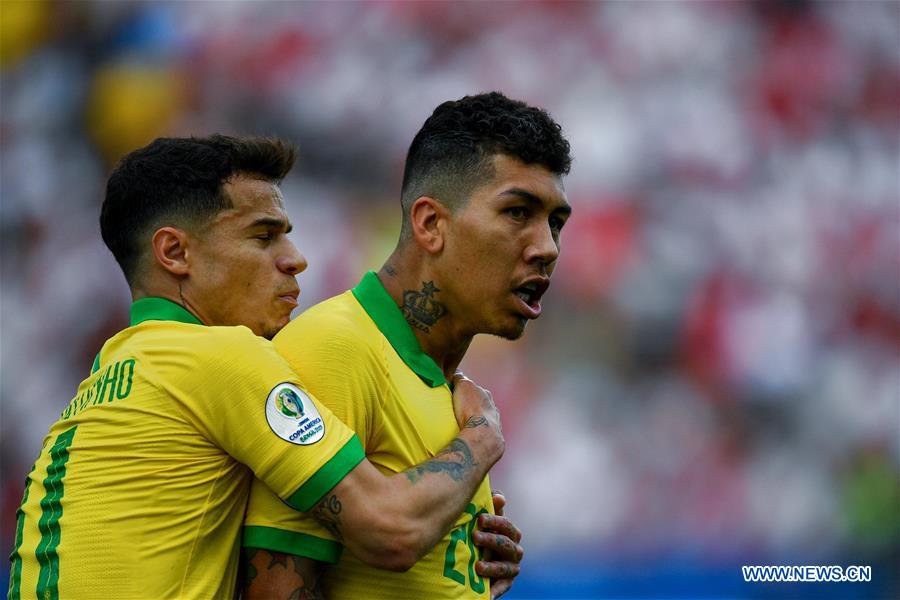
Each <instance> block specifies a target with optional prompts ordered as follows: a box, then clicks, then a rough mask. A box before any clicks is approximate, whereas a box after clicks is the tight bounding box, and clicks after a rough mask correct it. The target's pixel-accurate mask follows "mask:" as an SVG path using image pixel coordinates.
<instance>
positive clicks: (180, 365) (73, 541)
mask: <svg viewBox="0 0 900 600" xmlns="http://www.w3.org/2000/svg"><path fill="white" fill-rule="evenodd" d="M156 300H157V301H159V302H165V301H161V300H159V299H156ZM139 302H140V301H139ZM283 382H291V383H293V384H296V385H297V386H300V380H299V379H298V378H297V376H296V374H294V373H293V372H292V371H291V370H290V369H289V367H288V366H287V364H285V362H284V360H283V359H282V358H280V357H279V356H278V354H277V353H276V352H275V350H274V348H273V346H272V344H271V343H270V342H268V341H266V340H264V339H262V338H259V337H257V336H255V335H254V334H253V333H252V332H251V331H250V330H249V329H246V328H244V327H204V326H201V325H195V324H188V323H184V322H175V321H156V320H148V321H144V322H142V323H139V324H137V325H135V326H132V327H129V328H128V329H125V330H124V331H122V332H120V333H119V334H117V335H116V336H114V337H113V338H111V339H110V340H108V341H107V343H106V344H105V345H104V347H103V349H102V351H101V354H100V357H99V370H97V372H95V373H94V374H92V375H91V376H90V377H89V378H88V379H86V380H84V381H83V382H82V383H81V385H80V386H79V388H78V394H77V396H76V398H75V399H74V400H73V401H72V403H71V404H69V405H68V406H67V407H66V409H65V410H64V411H63V413H62V415H61V418H60V420H59V421H57V422H56V424H54V425H53V426H52V427H51V429H50V433H49V434H48V436H47V437H46V438H45V440H44V447H43V450H42V452H41V455H40V457H39V458H38V460H37V462H36V463H35V466H34V469H33V471H32V472H31V474H30V475H29V478H28V483H27V488H26V499H25V501H24V502H23V506H22V509H21V511H20V515H19V520H18V521H17V527H19V528H21V529H20V531H21V533H20V536H19V539H20V540H21V545H20V547H19V548H18V550H17V553H18V555H19V557H20V560H21V563H20V564H19V565H18V566H17V565H16V560H14V561H13V567H12V571H13V572H12V573H11V577H12V579H11V591H13V588H14V586H15V585H16V582H15V581H14V579H15V578H16V576H17V573H16V572H15V571H16V570H17V569H19V570H20V573H19V574H18V575H19V576H20V579H19V582H18V590H16V591H17V592H18V593H19V594H20V595H21V597H22V598H34V597H40V598H41V599H42V600H49V599H51V598H57V597H58V598H63V599H68V598H76V599H77V598H108V599H113V598H115V599H117V600H119V599H126V598H141V599H146V598H154V599H156V598H160V599H162V598H231V597H232V596H233V594H234V587H235V582H236V575H237V564H238V552H239V539H240V531H241V523H242V520H243V516H244V511H245V508H246V505H247V497H248V493H249V486H250V480H251V478H252V476H253V473H255V474H256V476H258V477H259V478H261V479H262V480H263V481H265V482H266V484H267V485H269V486H271V487H272V489H274V490H276V491H277V493H278V494H279V495H280V496H281V497H284V498H288V497H290V496H291V495H293V494H295V492H297V491H298V488H301V486H303V485H304V484H305V483H306V482H307V481H308V480H309V479H310V478H311V477H313V476H316V475H317V474H318V473H321V472H323V471H325V470H328V469H329V468H331V469H334V468H336V467H335V462H336V461H335V460H333V457H334V456H335V455H336V453H338V452H340V451H342V449H344V450H343V453H344V457H345V458H346V455H347V452H348V451H347V450H346V448H348V447H351V446H352V445H353V443H354V442H355V440H354V439H353V434H352V432H351V431H350V430H349V429H348V428H347V427H345V426H344V425H343V424H341V423H340V422H338V421H337V419H335V418H334V416H333V415H332V414H331V413H330V412H329V411H328V410H327V409H325V408H322V407H321V405H320V406H319V413H320V414H321V417H322V419H323V423H324V428H325V434H324V436H323V438H322V439H320V440H319V441H317V442H316V443H314V444H312V445H297V444H294V443H290V442H289V441H285V440H283V439H281V438H280V437H278V436H277V435H276V434H275V433H274V432H273V430H272V429H271V428H270V426H269V424H268V422H267V418H266V413H265V407H266V404H267V398H268V396H269V392H270V390H272V389H274V388H275V387H276V386H277V385H278V384H280V383H283ZM307 402H308V399H307ZM306 409H307V411H308V412H309V411H310V410H313V411H314V410H315V409H314V408H310V407H309V405H308V404H307V405H306ZM57 440H61V442H60V443H57ZM67 442H68V447H67V448H63V447H62V446H66V444H67ZM357 445H358V443H357ZM54 448H55V450H54ZM361 459H362V452H361V449H360V450H359V456H358V458H356V462H353V461H350V462H349V463H348V462H347V461H345V464H343V465H338V467H337V468H339V469H340V470H341V471H342V472H340V473H337V474H333V475H334V476H336V477H337V480H338V481H339V480H340V478H341V477H343V475H344V474H345V473H346V472H348V471H349V470H350V469H352V467H353V466H355V464H357V463H358V462H359V460H361ZM329 461H330V462H329ZM51 463H53V464H54V465H56V466H51ZM326 463H327V464H326ZM350 463H352V464H350ZM60 465H62V467H63V469H64V470H63V471H62V472H61V469H60V468H59V466H60ZM245 465H247V466H245ZM248 467H249V469H248ZM251 469H252V472H251ZM332 485H333V484H332ZM324 491H326V490H322V492H324ZM54 494H57V495H58V496H59V499H58V502H57V503H56V505H54V502H53V495H54ZM319 495H321V493H320V494H319ZM313 501H318V498H314V499H313ZM283 506H284V505H283ZM54 519H57V520H58V526H59V527H58V530H57V531H55V532H54V531H52V529H53V526H52V525H51V523H52V522H53V521H54ZM42 545H43V547H42ZM54 546H55V551H56V553H58V560H57V559H56V557H55V556H54V555H53V554H54V553H53V548H54ZM15 554H16V553H15V552H14V558H16V557H15ZM54 562H56V566H55V567H54ZM54 570H55V574H54ZM54 578H56V580H54ZM54 584H55V585H54ZM11 595H12V594H11Z"/></svg>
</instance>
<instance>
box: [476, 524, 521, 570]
mask: <svg viewBox="0 0 900 600" xmlns="http://www.w3.org/2000/svg"><path fill="white" fill-rule="evenodd" d="M472 541H473V542H475V545H476V546H479V547H480V548H481V549H482V550H484V552H485V556H486V557H489V558H490V559H491V560H496V561H510V562H513V563H518V562H520V561H521V560H522V557H523V556H525V549H524V548H522V546H520V545H519V544H518V543H516V542H514V541H513V540H512V539H511V538H509V537H507V536H505V535H501V534H499V533H488V532H486V531H475V532H473V533H472Z"/></svg>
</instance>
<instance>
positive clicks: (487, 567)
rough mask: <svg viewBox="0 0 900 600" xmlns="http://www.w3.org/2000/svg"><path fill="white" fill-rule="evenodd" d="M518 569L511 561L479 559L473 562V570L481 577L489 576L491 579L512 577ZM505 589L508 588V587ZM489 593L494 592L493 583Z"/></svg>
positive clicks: (517, 572)
mask: <svg viewBox="0 0 900 600" xmlns="http://www.w3.org/2000/svg"><path fill="white" fill-rule="evenodd" d="M519 570H520V569H519V565H518V564H516V563H511V562H498V561H487V560H479V561H478V562H476V563H475V572H476V573H478V574H479V575H481V576H482V577H490V578H491V579H492V580H502V579H512V578H513V577H515V576H517V575H518V574H519ZM498 583H499V581H498ZM510 585H512V582H510ZM506 589H507V590H508V589H509V587H507V588H506ZM504 591H506V590H504ZM491 593H494V586H493V585H491Z"/></svg>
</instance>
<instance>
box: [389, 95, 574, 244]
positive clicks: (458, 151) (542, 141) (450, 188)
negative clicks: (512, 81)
mask: <svg viewBox="0 0 900 600" xmlns="http://www.w3.org/2000/svg"><path fill="white" fill-rule="evenodd" d="M497 154H505V155H508V156H511V157H514V158H517V159H519V160H520V161H522V162H523V163H525V164H538V165H542V166H544V167H546V168H547V169H548V170H549V171H550V172H552V173H555V174H557V175H565V174H567V173H568V172H569V168H570V166H571V164H572V157H571V155H570V150H569V142H568V141H567V140H566V139H565V138H564V137H563V135H562V128H561V127H560V126H559V124H558V123H556V121H554V120H553V118H552V117H551V116H550V115H549V114H548V113H547V111H546V110H543V109H540V108H535V107H533V106H529V105H527V104H525V103H524V102H520V101H518V100H512V99H510V98H507V97H506V96H504V95H503V94H501V93H500V92H490V93H487V94H478V95H475V96H466V97H464V98H462V99H460V100H455V101H448V102H444V103H443V104H441V105H440V106H438V107H437V108H436V109H435V110H434V112H433V113H432V114H431V116H430V117H428V119H427V120H426V121H425V124H424V125H422V128H421V129H420V130H419V132H418V133H417V134H416V137H415V138H413V141H412V144H410V147H409V152H408V153H407V155H406V166H405V169H404V173H403V188H402V192H401V204H402V207H403V225H402V229H401V234H400V235H401V239H402V238H405V237H408V235H409V209H410V207H411V206H412V204H413V203H414V202H415V201H416V199H418V198H420V197H421V196H431V197H433V198H436V199H438V200H440V201H441V202H442V203H444V204H445V205H447V206H448V207H449V208H450V209H451V210H457V209H459V208H462V207H463V206H465V204H466V202H467V201H468V198H469V195H470V194H471V192H472V191H473V190H474V189H475V188H476V187H477V186H478V185H479V184H482V183H484V182H485V181H486V180H489V179H490V178H491V177H493V174H494V172H493V157H494V155H497Z"/></svg>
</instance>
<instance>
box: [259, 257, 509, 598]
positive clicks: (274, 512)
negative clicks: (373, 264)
mask: <svg viewBox="0 0 900 600" xmlns="http://www.w3.org/2000/svg"><path fill="white" fill-rule="evenodd" d="M274 344H275V348H276V349H277V350H278V352H279V353H280V354H281V355H282V356H284V357H285V358H286V359H287V362H288V364H290V365H291V366H292V368H293V369H294V370H295V371H297V373H298V374H299V375H300V376H301V378H302V379H303V382H304V383H305V384H306V385H307V386H308V389H309V390H310V392H312V393H313V394H315V396H316V397H317V398H318V399H319V400H320V401H321V402H322V404H324V405H325V406H327V407H328V408H330V409H331V411H332V412H334V414H335V415H336V416H337V417H338V418H340V419H341V420H342V421H344V423H346V424H347V425H348V426H349V427H350V428H351V429H353V430H354V431H355V432H356V433H357V435H358V436H359V437H360V439H361V440H362V443H363V446H364V448H365V452H366V457H367V458H368V459H369V461H370V462H371V463H372V464H374V465H375V466H376V467H377V468H378V469H379V470H380V471H381V472H383V473H385V474H387V475H393V474H395V473H400V472H402V471H405V470H406V469H409V468H410V467H413V466H415V465H416V464H419V463H421V462H424V461H426V460H429V459H431V458H434V456H435V455H436V454H437V453H438V452H440V451H441V450H442V449H443V448H445V447H446V446H447V445H448V444H449V443H450V442H451V440H453V438H454V437H456V436H457V435H458V434H459V426H458V424H457V422H456V418H455V416H454V413H453V400H452V395H451V391H450V388H449V387H448V384H447V382H446V380H445V379H444V375H443V373H442V372H441V370H440V368H438V366H437V364H435V362H434V361H433V360H432V359H431V358H430V357H429V356H428V355H426V354H425V353H424V352H423V351H422V349H421V347H420V346H419V343H418V340H417V339H416V337H415V335H414V334H413V332H412V330H411V329H410V326H409V325H408V324H407V322H406V320H405V318H404V317H403V314H402V313H401V312H400V309H399V308H398V307H397V305H396V304H395V303H394V301H393V299H392V298H391V297H390V295H389V294H388V293H387V291H386V290H385V289H384V287H383V286H382V285H381V282H380V281H379V280H378V277H377V276H376V275H375V273H372V272H369V273H367V274H366V275H365V276H364V277H363V279H362V281H361V282H360V283H359V285H358V286H357V287H355V288H354V289H352V290H350V291H347V292H345V293H343V294H341V295H339V296H336V297H334V298H331V299H329V300H326V301H324V302H322V303H320V304H317V305H316V306H314V307H312V308H310V309H309V310H307V311H306V312H304V313H303V314H301V315H300V316H299V317H297V318H296V319H295V320H294V321H292V322H291V323H289V324H288V325H287V327H285V328H284V329H283V330H282V331H281V332H280V333H279V334H278V335H277V336H276V337H275V339H274ZM483 512H491V513H492V512H493V503H492V500H491V491H490V485H489V483H488V480H487V478H485V480H484V481H483V482H482V484H481V486H480V487H479V488H478V490H477V492H476V494H475V496H474V497H473V499H472V501H471V503H470V504H469V506H468V507H467V508H466V510H465V511H464V512H463V514H461V515H460V516H459V518H458V519H457V521H456V523H455V525H454V527H453V529H451V531H450V532H449V533H447V535H446V536H444V539H443V540H441V542H440V543H439V544H438V545H437V546H436V547H435V548H434V549H433V550H432V551H431V552H430V553H429V554H428V555H426V556H425V557H424V558H423V559H422V560H420V561H419V562H418V563H416V565H415V566H413V568H412V569H410V570H409V571H407V572H405V573H395V572H390V571H385V570H380V569H376V568H373V567H370V566H368V565H366V564H364V563H362V562H361V561H359V560H358V559H357V558H356V557H355V556H353V555H352V554H350V553H349V552H343V551H342V546H341V544H340V543H339V542H338V541H337V540H336V539H335V537H334V536H333V535H331V534H330V533H328V531H326V530H325V529H324V528H323V527H322V526H320V525H319V524H318V522H317V521H316V520H315V519H314V518H313V517H311V516H308V515H305V514H301V513H298V512H296V511H292V510H290V509H289V508H287V507H286V506H284V504H283V503H282V502H280V501H279V500H278V497H277V496H276V495H275V494H274V493H273V492H271V491H270V490H269V489H268V488H267V486H266V485H265V484H264V483H262V482H260V481H258V480H257V481H254V482H253V486H252V489H251V494H250V504H249V506H248V509H247V517H246V519H245V527H244V539H243V545H244V546H245V547H248V548H263V549H266V550H271V551H276V552H284V553H287V554H294V555H299V556H306V557H309V558H313V559H316V560H319V561H324V562H326V563H331V565H332V566H330V567H328V568H327V569H325V570H324V571H323V574H322V578H321V585H322V587H323V591H324V593H325V597H326V598H329V599H330V600H341V599H358V598H366V599H378V598H385V599H388V598H390V599H395V598H478V597H484V598H488V597H490V581H489V580H488V579H485V578H482V577H481V576H479V575H477V574H476V573H475V561H477V560H479V559H480V558H481V556H480V553H481V550H480V549H479V548H476V546H475V545H474V544H473V543H472V531H473V529H474V527H475V524H476V522H475V519H476V517H477V516H478V515H479V514H481V513H483Z"/></svg>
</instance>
